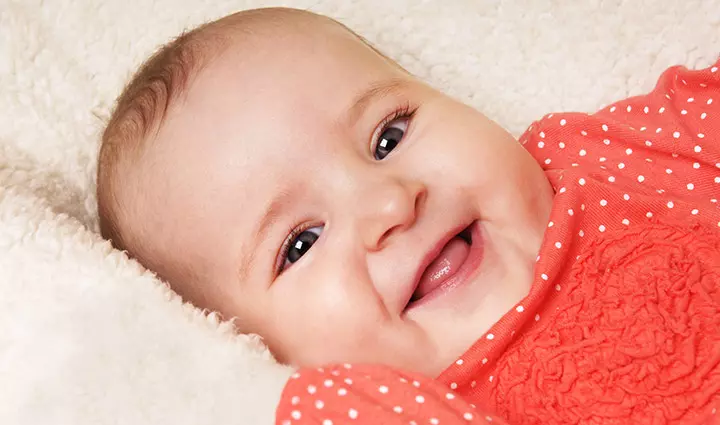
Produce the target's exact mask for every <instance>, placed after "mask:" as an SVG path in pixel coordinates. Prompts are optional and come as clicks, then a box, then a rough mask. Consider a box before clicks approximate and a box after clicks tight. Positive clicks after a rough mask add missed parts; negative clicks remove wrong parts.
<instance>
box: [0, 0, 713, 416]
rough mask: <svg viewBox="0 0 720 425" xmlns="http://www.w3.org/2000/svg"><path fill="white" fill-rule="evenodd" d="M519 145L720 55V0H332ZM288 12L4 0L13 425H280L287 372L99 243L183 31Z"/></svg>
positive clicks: (1, 98)
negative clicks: (109, 162)
mask: <svg viewBox="0 0 720 425" xmlns="http://www.w3.org/2000/svg"><path fill="white" fill-rule="evenodd" d="M284 4H285V5H291V6H295V7H301V8H310V9H312V10H314V11H318V12H321V13H325V14H328V15H330V16H333V17H335V18H337V19H339V20H341V21H343V22H344V23H346V24H347V25H349V26H350V27H352V28H353V29H355V30H356V31H358V32H359V33H361V34H363V35H365V36H366V37H367V38H368V39H369V40H370V41H372V42H374V43H375V44H376V45H377V46H378V47H379V48H381V49H382V50H384V51H385V52H386V53H388V54H389V55H390V56H392V57H395V58H396V59H398V60H399V61H400V62H401V63H402V64H403V65H404V66H406V67H407V68H408V69H409V70H410V71H412V72H414V73H416V74H418V75H420V76H422V77H424V78H426V79H427V80H428V81H430V82H431V83H432V84H434V85H436V86H437V87H439V88H441V89H443V90H446V91H447V92H449V93H451V94H453V95H455V96H457V97H459V98H461V99H463V100H465V101H467V102H469V103H471V104H472V105H474V106H475V107H477V108H479V109H480V110H482V111H483V112H485V113H486V114H487V115H489V116H491V117H493V118H495V119H496V120H497V121H499V122H500V123H501V124H503V125H505V126H506V127H507V128H509V129H510V130H511V131H512V132H513V133H514V134H516V135H518V134H519V133H521V132H522V131H523V129H524V128H525V127H526V126H527V125H528V124H529V123H530V122H531V121H532V120H534V119H537V118H539V117H540V116H541V115H543V114H545V113H548V112H552V111H556V110H580V111H592V110H594V109H596V108H598V107H599V106H601V105H604V104H606V103H609V102H611V101H613V100H615V99H618V98H622V97H626V96H628V95H633V94H639V93H642V92H644V91H647V90H649V89H651V88H652V86H653V84H654V81H655V79H656V78H657V77H658V75H659V74H660V73H661V71H662V70H663V69H664V68H666V67H667V66H670V65H673V64H676V63H680V64H685V65H688V66H702V65H707V64H709V63H710V62H711V61H712V60H714V59H715V58H716V57H717V55H718V53H720V0H658V1H651V0H644V1H641V0H633V1H629V0H626V1H615V0H607V1H597V0H580V1H573V0H554V1H550V0H548V1H543V0H517V1H491V0H444V1H442V0H425V1H422V0H347V1H345V0H315V1H310V0H307V1H301V0H298V1H289V2H286V3H284ZM265 5H278V3H275V2H267V1H260V0H255V1H252V0H251V1H229V0H204V1H201V0H198V1H192V0H104V1H95V0H46V1H39V0H18V1H13V0H0V423H2V424H8V425H10V424H12V425H14V424H23V425H24V424H76V425H83V424H146V423H147V424H149V423H153V424H176V425H181V424H215V425H220V424H271V423H272V421H273V411H274V407H275V404H276V402H277V399H278V397H279V394H280V391H281V389H282V385H283V382H284V380H285V379H286V377H287V376H288V374H289V373H290V371H289V369H287V368H284V367H281V366H279V365H277V364H275V363H274V362H273V361H272V359H271V357H270V356H269V354H268V353H267V352H266V351H264V349H263V348H262V346H261V344H259V343H258V340H257V338H253V337H248V336H233V333H232V329H231V327H230V325H229V324H227V323H224V324H223V323H218V322H217V320H216V318H215V317H213V315H206V314H203V312H200V311H198V310H196V309H194V308H193V307H192V306H188V305H183V304H182V302H181V300H179V299H178V297H177V296H175V295H174V294H173V293H172V292H171V291H169V290H168V289H167V288H166V287H165V286H164V285H163V284H162V283H160V282H158V281H157V280H155V279H154V278H153V277H152V275H151V274H149V273H147V272H145V271H144V270H142V269H141V268H140V267H139V266H138V265H137V264H135V263H134V262H132V261H129V260H128V259H127V258H126V257H125V256H124V255H123V254H122V253H119V252H114V251H112V250H111V248H110V247H109V245H108V244H107V243H105V242H103V241H102V240H101V239H100V238H99V237H98V236H97V234H96V233H95V232H94V229H95V223H96V217H95V212H94V210H95V201H94V195H93V191H94V181H93V176H94V172H95V158H96V152H97V147H98V144H97V141H98V135H99V132H100V130H101V128H102V126H103V122H104V120H105V119H106V118H107V116H108V113H109V110H110V108H111V105H112V102H113V100H114V98H115V97H116V96H117V94H118V93H119V91H120V89H121V87H122V85H123V84H124V82H125V81H126V79H127V77H128V75H129V73H130V72H131V70H132V69H133V68H135V67H136V66H137V65H138V64H139V63H140V61H141V60H142V59H143V58H144V57H146V56H147V55H148V54H149V53H150V52H152V51H153V50H154V49H155V48H156V47H157V46H158V45H159V44H160V43H163V42H165V41H167V40H168V39H169V38H170V37H171V36H173V35H175V34H176V33H178V32H179V31H181V30H182V29H183V28H187V27H190V26H194V25H196V24H198V23H200V22H203V21H205V20H208V19H211V18H215V17H219V16H221V15H223V14H226V13H228V12H231V11H235V10H239V9H243V8H249V7H259V6H265Z"/></svg>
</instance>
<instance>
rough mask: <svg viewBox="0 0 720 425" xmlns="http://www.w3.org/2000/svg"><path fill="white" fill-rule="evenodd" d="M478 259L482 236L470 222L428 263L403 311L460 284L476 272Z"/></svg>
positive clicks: (480, 252)
mask: <svg viewBox="0 0 720 425" xmlns="http://www.w3.org/2000/svg"><path fill="white" fill-rule="evenodd" d="M433 254H435V253H433ZM481 259H482V236H481V233H480V228H479V225H478V222H477V221H473V222H472V223H471V224H470V225H469V226H467V227H466V228H464V229H463V230H461V231H460V232H459V233H458V234H456V235H455V236H453V237H452V238H451V239H450V240H449V241H448V242H447V243H445V245H444V246H442V247H440V249H439V250H438V251H437V253H436V255H435V256H434V257H433V258H430V259H429V260H430V261H429V263H428V264H427V266H426V267H425V269H424V271H423V272H422V275H421V276H420V278H419V280H418V281H417V282H416V286H415V289H414V291H413V293H412V296H411V297H410V300H409V303H408V305H407V307H406V308H410V307H413V306H415V305H418V304H419V303H420V302H424V301H426V300H428V299H430V298H433V297H434V296H436V295H439V294H441V293H443V292H446V291H447V290H450V289H451V288H454V287H456V286H458V285H460V284H462V283H463V282H464V281H466V280H467V279H468V278H469V275H470V274H471V273H472V272H473V271H474V270H475V269H477V266H479V263H480V261H481Z"/></svg>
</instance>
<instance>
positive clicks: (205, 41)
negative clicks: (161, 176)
mask: <svg viewBox="0 0 720 425" xmlns="http://www.w3.org/2000/svg"><path fill="white" fill-rule="evenodd" d="M241 13H242V12H241ZM239 15H240V14H236V15H233V17H234V18H235V19H231V18H230V17H226V18H223V19H221V20H218V21H214V22H210V23H207V24H204V25H202V26H199V27H197V28H195V29H193V30H192V31H189V32H185V33H183V34H181V35H180V36H178V37H177V38H175V39H174V40H172V41H171V42H169V43H167V44H165V45H164V46H162V47H161V48H160V49H159V50H158V51H157V52H155V53H154V54H153V55H152V56H151V57H150V58H149V59H147V60H146V61H145V63H143V64H142V66H141V67H140V68H139V69H138V70H137V71H136V72H135V74H134V75H133V77H132V78H131V79H130V82H129V83H128V84H127V86H126V87H125V89H124V90H123V92H122V94H121V95H120V97H118V99H117V102H116V105H115V108H114V111H113V113H112V115H111V117H110V120H109V121H108V124H107V126H106V128H105V131H104V132H103V135H102V143H101V147H100V154H99V158H98V171H97V198H98V213H99V219H100V232H101V234H102V236H103V237H105V238H107V239H110V240H111V241H112V243H113V245H115V247H116V248H118V249H128V247H127V241H126V239H125V238H126V235H124V234H123V232H122V231H121V230H120V229H119V225H118V219H119V217H118V214H120V213H121V211H120V209H121V205H119V203H118V199H117V197H116V194H117V186H116V185H118V184H122V182H123V180H125V179H124V178H123V176H122V175H121V174H122V171H121V166H120V164H121V163H124V164H128V163H129V162H132V160H133V159H136V158H138V157H139V156H140V154H141V152H142V148H143V146H144V144H145V143H146V142H147V140H148V139H149V138H150V137H151V136H152V135H153V134H154V133H157V132H158V131H159V129H160V127H161V125H162V122H163V120H164V118H165V116H166V114H167V112H168V110H169V109H170V107H171V106H172V105H173V103H174V102H175V101H177V100H178V99H179V98H180V97H182V96H183V94H184V93H185V92H186V91H187V89H188V87H189V84H190V82H191V80H192V78H193V77H194V76H196V75H197V74H198V73H199V71H200V70H201V69H202V68H203V67H204V66H205V65H206V64H207V63H208V62H209V61H210V60H211V59H212V57H214V56H215V55H218V54H220V52H221V50H222V49H223V48H224V46H226V45H227V38H225V37H222V35H223V29H226V28H227V27H228V26H229V25H231V24H233V23H235V22H236V21H237V18H238V17H239Z"/></svg>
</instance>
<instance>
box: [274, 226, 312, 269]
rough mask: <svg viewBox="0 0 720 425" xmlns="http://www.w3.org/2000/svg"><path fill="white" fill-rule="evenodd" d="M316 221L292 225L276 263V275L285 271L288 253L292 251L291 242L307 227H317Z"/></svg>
mask: <svg viewBox="0 0 720 425" xmlns="http://www.w3.org/2000/svg"><path fill="white" fill-rule="evenodd" d="M316 225H317V224H316V223H312V222H309V223H305V224H301V225H299V226H294V227H290V228H289V229H288V230H287V231H286V232H287V237H285V240H284V241H283V244H282V246H281V247H280V255H278V259H277V262H276V264H275V275H276V276H278V275H280V274H281V273H282V272H283V268H282V267H283V266H284V265H285V260H286V259H287V256H288V253H289V252H290V243H291V242H292V241H293V240H294V239H295V238H296V237H298V236H300V234H301V233H302V232H304V231H306V230H307V229H310V228H312V227H315V226H316Z"/></svg>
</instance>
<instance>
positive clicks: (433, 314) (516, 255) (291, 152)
mask: <svg viewBox="0 0 720 425" xmlns="http://www.w3.org/2000/svg"><path fill="white" fill-rule="evenodd" d="M551 193H552V192H551V190H550V188H549V184H548V182H547V180H546V178H545V176H544V174H543V172H542V170H541V168H540V167H539V166H538V165H537V163H536V162H535V161H534V160H533V159H532V157H531V156H530V155H529V154H528V153H527V152H526V151H525V150H524V149H523V148H522V147H521V146H520V145H519V144H518V143H517V142H516V141H515V140H514V139H513V138H512V137H511V136H510V135H509V134H508V133H507V132H506V131H505V130H503V129H502V128H501V127H500V126H498V125H497V124H495V123H494V122H492V121H491V120H489V119H487V118H486V117H484V116H483V115H482V114H480V113H479V112H477V111H476V110H474V109H472V108H470V107H468V106H466V105H464V104H462V103H460V102H458V101H456V100H453V99H451V98H449V97H448V96H446V95H444V94H442V93H440V92H438V91H436V90H434V89H433V88H431V87H430V86H428V85H426V84H424V83H423V82H421V81H419V80H418V79H416V78H415V77H413V76H412V75H410V74H409V73H408V72H406V71H405V70H403V69H402V68H401V67H400V66H399V65H397V64H396V63H394V62H393V61H392V60H390V59H388V58H387V57H385V56H383V55H381V54H380V53H379V52H378V51H376V50H375V49H373V48H372V47H371V46H369V44H368V43H366V42H365V41H364V40H363V39H362V38H360V37H359V36H357V35H356V34H354V33H352V32H351V31H350V30H348V29H347V28H346V27H344V26H342V25H341V24H339V23H337V22H335V21H333V20H331V19H329V18H326V17H322V16H318V15H315V14H312V13H309V12H303V11H298V10H291V9H261V10H254V11H246V12H241V13H238V14H235V15H231V16H229V17H226V18H223V19H221V20H219V21H216V22H213V23H210V24H208V25H205V26H203V27H200V28H199V29H197V30H195V31H192V32H190V33H187V34H185V35H183V36H181V37H180V38H178V39H177V40H175V41H174V42H172V43H170V44H169V45H167V46H165V47H164V48H163V49H162V50H160V51H159V52H158V53H157V54H155V55H154V56H153V57H152V58H150V59H149V60H148V62H147V63H146V64H145V65H144V66H143V67H142V68H141V69H140V70H139V71H138V73H137V74H136V75H135V77H134V78H133V80H132V82H131V83H130V85H129V86H128V87H127V88H126V90H125V92H124V93H123V94H122V96H121V97H120V99H119V102H118V106H117V108H116V110H115V112H114V114H113V116H112V119H111V121H110V123H109V125H108V127H107V129H106V131H105V133H104V136H103V145H102V149H101V152H100V163H99V171H98V201H99V210H100V219H101V228H102V231H103V235H104V236H105V237H107V238H109V239H111V240H112V241H113V243H114V244H115V245H116V246H117V247H118V248H120V249H124V250H127V251H128V252H129V253H130V254H131V255H132V256H133V257H135V258H136V259H138V260H139V261H140V262H141V263H143V264H144V265H145V266H146V267H148V268H149V269H151V270H153V271H155V272H156V273H157V274H158V275H159V276H160V277H162V278H163V279H165V280H166V281H168V282H169V283H170V285H171V287H172V288H173V289H174V290H175V291H177V292H178V293H179V294H181V295H182V296H183V297H184V298H185V299H187V300H189V301H191V302H193V303H194V304H195V305H197V306H199V307H202V308H208V309H212V310H216V311H219V312H220V313H222V314H223V315H224V316H225V317H238V320H237V322H236V323H237V325H238V327H239V330H240V331H242V332H253V333H257V334H260V335H261V336H263V337H264V339H265V341H266V342H267V344H268V345H269V347H270V348H271V350H272V351H273V353H274V354H275V355H276V356H277V357H278V359H280V360H281V361H284V362H288V363H292V364H296V365H302V366H313V365H318V364H323V363H330V362H372V363H381V364H387V365H391V366H397V367H402V368H405V369H410V370H415V371H419V372H423V373H426V374H431V375H433V374H437V373H439V372H440V371H442V369H444V368H445V367H446V366H448V365H449V363H451V362H452V361H453V360H454V359H455V358H456V357H457V356H458V355H460V354H462V352H463V351H464V350H466V349H467V348H468V347H469V346H470V345H472V343H473V342H474V341H475V340H476V339H477V338H478V337H479V336H480V335H482V334H483V333H484V331H486V330H487V329H488V328H489V327H490V326H491V325H492V324H493V323H495V321H497V320H498V319H499V318H500V317H501V316H502V315H503V314H504V313H505V312H506V311H507V310H508V309H510V308H511V307H512V306H513V304H514V303H516V302H517V301H519V300H520V299H521V298H522V297H523V296H524V295H526V293H527V291H528V289H529V286H530V283H531V276H532V267H533V264H534V263H535V257H536V255H537V252H538V250H539V247H540V243H541V240H542V237H543V232H544V229H545V224H546V220H547V217H548V215H549V211H550V204H551V198H552V195H551Z"/></svg>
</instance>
